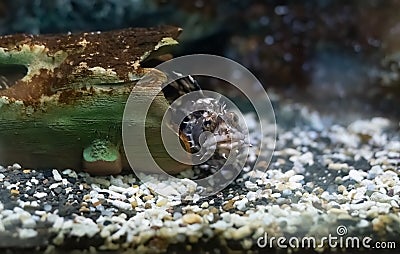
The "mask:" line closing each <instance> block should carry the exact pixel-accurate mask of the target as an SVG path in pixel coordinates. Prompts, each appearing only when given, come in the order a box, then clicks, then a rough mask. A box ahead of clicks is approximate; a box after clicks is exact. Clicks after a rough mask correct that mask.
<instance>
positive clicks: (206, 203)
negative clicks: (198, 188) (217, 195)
mask: <svg viewBox="0 0 400 254" xmlns="http://www.w3.org/2000/svg"><path fill="white" fill-rule="evenodd" d="M200 207H201V208H207V207H208V202H204V203H203V204H201V206H200Z"/></svg>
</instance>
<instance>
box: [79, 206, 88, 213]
mask: <svg viewBox="0 0 400 254" xmlns="http://www.w3.org/2000/svg"><path fill="white" fill-rule="evenodd" d="M79 212H81V213H88V212H90V210H89V208H87V207H86V206H82V207H81V208H80V209H79Z"/></svg>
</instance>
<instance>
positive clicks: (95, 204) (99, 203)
mask: <svg viewBox="0 0 400 254" xmlns="http://www.w3.org/2000/svg"><path fill="white" fill-rule="evenodd" d="M92 204H93V206H94V207H96V206H99V205H101V201H100V200H97V201H96V202H93V203H92Z"/></svg>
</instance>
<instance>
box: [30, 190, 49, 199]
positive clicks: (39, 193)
mask: <svg viewBox="0 0 400 254" xmlns="http://www.w3.org/2000/svg"><path fill="white" fill-rule="evenodd" d="M33 196H34V197H35V198H38V199H41V198H44V197H46V196H47V193H46V192H37V193H35V194H33Z"/></svg>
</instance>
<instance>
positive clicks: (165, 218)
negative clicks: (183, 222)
mask: <svg viewBox="0 0 400 254" xmlns="http://www.w3.org/2000/svg"><path fill="white" fill-rule="evenodd" d="M163 219H164V220H172V219H173V217H172V216H171V215H165V216H164V217H163Z"/></svg>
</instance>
